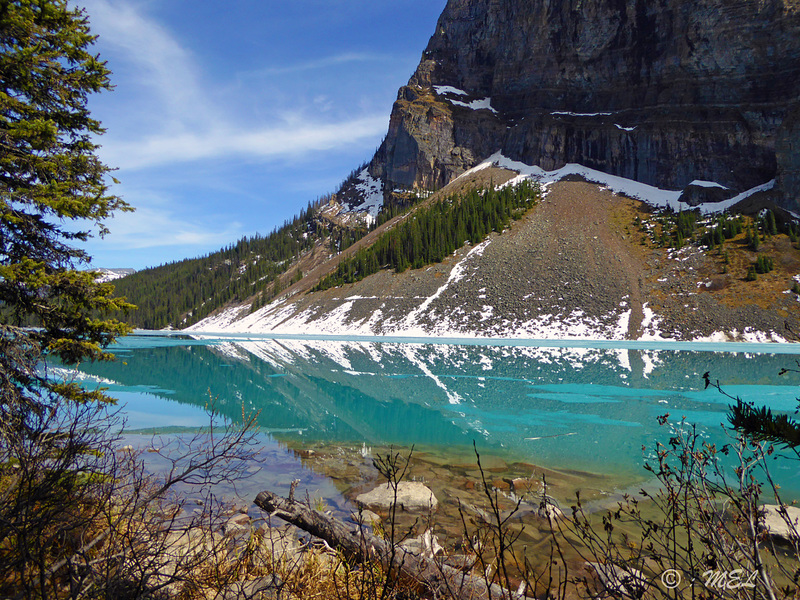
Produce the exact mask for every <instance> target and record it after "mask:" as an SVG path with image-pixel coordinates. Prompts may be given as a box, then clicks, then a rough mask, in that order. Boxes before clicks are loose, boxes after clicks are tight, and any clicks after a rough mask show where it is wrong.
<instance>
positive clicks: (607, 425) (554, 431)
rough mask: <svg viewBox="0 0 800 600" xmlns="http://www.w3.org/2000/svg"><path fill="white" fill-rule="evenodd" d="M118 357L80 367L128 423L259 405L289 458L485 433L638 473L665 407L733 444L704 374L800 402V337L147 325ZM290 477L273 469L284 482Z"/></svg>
mask: <svg viewBox="0 0 800 600" xmlns="http://www.w3.org/2000/svg"><path fill="white" fill-rule="evenodd" d="M113 351H114V352H115V354H116V355H117V357H118V361H117V362H114V363H98V364H88V365H81V367H80V369H81V372H82V374H83V375H82V378H83V382H84V384H85V385H87V386H92V385H95V384H101V385H103V386H104V387H108V388H109V393H110V394H111V395H113V396H115V397H117V398H119V400H120V402H121V403H122V404H123V406H124V411H125V414H126V417H127V427H128V429H129V430H145V429H146V430H157V431H160V432H166V433H174V432H180V431H183V430H191V429H193V428H197V427H202V426H203V425H204V424H206V423H207V417H206V415H205V412H204V406H205V405H206V404H207V403H208V401H209V394H210V395H211V396H212V397H213V398H215V407H216V409H217V410H218V411H219V412H220V413H222V414H223V415H224V416H225V417H226V418H227V419H230V420H232V421H237V420H240V419H241V416H242V412H243V410H244V411H245V412H249V411H253V410H257V411H260V412H259V416H258V422H259V424H260V426H261V427H262V428H263V430H264V431H265V432H267V433H268V434H269V441H268V444H272V446H270V450H269V451H270V452H272V456H273V458H272V459H271V460H274V461H277V462H276V464H278V463H281V461H289V462H291V461H290V460H289V459H288V458H285V456H284V455H285V452H284V454H282V453H281V452H282V451H281V450H280V449H282V448H284V444H292V445H293V446H296V445H298V444H311V443H316V444H318V443H329V444H354V445H364V446H365V447H370V446H378V445H387V444H394V445H397V446H403V447H407V446H410V445H412V444H414V445H416V446H417V448H424V449H426V451H430V452H437V451H439V452H442V453H446V452H452V451H454V450H455V451H458V450H463V449H464V448H469V447H471V446H472V444H473V441H474V442H475V443H476V444H477V447H478V449H479V450H481V451H482V452H486V453H494V454H501V455H505V456H508V457H509V459H510V460H516V461H522V462H527V463H531V464H536V465H541V466H543V467H550V468H559V469H570V470H578V471H588V472H595V473H597V472H602V473H605V474H618V475H619V476H620V477H621V478H629V477H631V476H633V477H635V476H637V475H643V473H644V472H643V469H642V465H643V463H644V460H645V454H643V450H642V447H643V446H645V447H647V448H650V449H652V448H653V447H654V445H655V443H656V442H662V443H663V442H665V441H666V440H667V438H668V435H669V431H668V429H667V428H665V427H662V426H659V425H658V423H657V417H658V416H659V415H663V414H666V413H669V414H670V415H671V417H673V418H681V417H685V418H686V419H687V420H688V421H689V422H691V423H694V424H697V425H698V426H699V427H700V428H701V430H702V431H704V433H705V434H706V435H708V436H709V438H710V439H711V440H713V441H724V440H725V439H726V438H725V437H724V435H723V432H722V429H721V424H722V423H724V422H725V421H726V410H727V407H728V404H729V403H730V401H729V399H728V398H726V397H725V396H723V395H722V394H720V393H719V392H718V391H717V390H715V389H712V388H709V389H707V390H706V389H704V384H703V380H702V375H703V373H705V372H709V373H710V374H711V377H712V379H715V380H719V382H720V384H721V385H722V386H723V388H724V389H725V391H726V392H728V393H730V394H732V395H737V396H740V397H742V398H743V399H745V400H749V401H755V402H756V403H757V404H766V405H768V406H770V407H771V408H772V409H773V410H774V411H778V412H781V411H786V412H792V411H794V410H795V409H796V408H797V405H798V402H797V400H796V397H797V396H798V390H799V389H800V388H798V384H800V376H799V375H798V374H797V373H789V374H787V375H783V376H780V375H779V372H780V370H781V369H782V368H784V367H787V368H792V367H796V366H797V363H796V360H797V359H798V356H796V355H797V354H798V353H800V347H798V346H797V345H771V344H770V345H766V344H765V345H756V344H751V345H744V344H674V343H673V344H668V343H665V344H656V343H638V344H627V345H626V344H625V343H611V342H606V343H601V342H586V343H580V344H578V343H576V342H571V343H561V342H537V343H532V342H518V341H516V342H513V343H511V342H509V343H508V344H505V345H504V344H502V343H498V344H497V345H486V344H485V343H476V342H474V341H473V342H470V341H465V340H454V341H452V343H450V342H449V343H436V344H431V343H424V341H423V340H418V341H412V342H408V341H400V340H390V341H383V340H381V341H378V340H377V339H358V340H345V339H329V338H326V339H310V338H304V339H298V338H281V339H268V338H252V337H248V338H237V337H215V338H208V339H190V338H188V337H185V336H157V335H146V336H145V335H138V336H130V337H128V338H124V339H122V340H120V342H119V343H118V344H117V345H116V346H115V347H114V348H113ZM279 457H283V458H279ZM281 464H282V463H281ZM775 468H776V469H777V472H778V473H779V476H780V477H781V478H783V481H784V485H785V486H786V487H787V488H789V489H800V483H798V480H797V471H798V469H797V463H795V462H791V461H789V462H785V463H776V467H775ZM290 471H291V469H290V468H289V467H286V465H284V467H281V468H278V467H276V469H275V470H274V472H275V473H276V481H280V482H284V480H286V479H288V478H289V477H290ZM320 485H322V484H320ZM280 487H284V486H283V485H281V486H280Z"/></svg>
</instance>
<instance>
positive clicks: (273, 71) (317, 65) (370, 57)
mask: <svg viewBox="0 0 800 600" xmlns="http://www.w3.org/2000/svg"><path fill="white" fill-rule="evenodd" d="M386 60H391V57H389V56H387V55H385V54H366V53H361V52H347V53H344V54H337V55H334V56H326V57H323V58H319V59H316V60H309V61H306V62H300V63H295V64H293V65H284V66H281V67H266V68H263V69H259V70H257V71H252V72H250V73H246V74H245V75H246V76H248V75H249V76H262V75H286V74H289V73H301V72H303V71H314V70H317V69H327V68H330V67H335V66H338V65H344V64H348V63H363V62H380V61H386Z"/></svg>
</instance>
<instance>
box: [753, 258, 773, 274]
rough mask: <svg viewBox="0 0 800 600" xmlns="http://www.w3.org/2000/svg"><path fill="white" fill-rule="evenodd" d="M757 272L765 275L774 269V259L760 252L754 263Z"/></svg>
mask: <svg viewBox="0 0 800 600" xmlns="http://www.w3.org/2000/svg"><path fill="white" fill-rule="evenodd" d="M753 268H754V269H755V272H756V273H758V274H759V275H763V274H764V273H769V272H770V271H772V269H773V263H772V259H771V258H770V257H769V256H766V255H764V254H760V255H759V256H758V258H757V259H756V263H755V265H753Z"/></svg>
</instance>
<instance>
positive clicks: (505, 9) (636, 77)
mask: <svg viewBox="0 0 800 600" xmlns="http://www.w3.org/2000/svg"><path fill="white" fill-rule="evenodd" d="M799 100H800V2H798V1H797V0H699V1H692V2H687V1H686V0H656V1H651V0H648V1H646V0H542V1H541V2H529V1H527V0H450V1H449V2H448V3H447V6H446V7H445V9H444V12H443V13H442V15H441V17H440V19H439V22H438V25H437V27H436V32H435V33H434V35H433V37H432V38H431V40H430V43H429V44H428V47H427V48H426V49H425V51H424V53H423V55H422V60H421V62H420V64H419V67H418V68H417V70H416V72H415V73H414V75H413V76H412V77H411V79H410V81H409V82H408V85H406V86H404V87H402V88H401V89H400V91H399V93H398V98H397V101H396V102H395V104H394V108H393V111H392V115H391V122H390V126H389V132H388V135H387V137H386V139H385V141H384V142H383V144H382V145H381V147H380V149H379V150H378V152H377V154H376V155H375V157H374V159H373V160H372V162H371V163H370V167H369V172H370V174H371V175H372V177H374V178H376V179H381V180H383V181H384V182H386V183H387V184H388V185H387V188H390V187H392V186H397V185H401V186H417V187H423V188H436V187H441V186H444V185H445V184H447V183H448V182H449V181H451V180H452V179H453V178H454V177H456V176H458V175H460V174H461V173H463V172H464V171H465V170H467V169H469V168H471V167H473V166H475V165H476V164H478V163H479V162H481V161H482V160H484V159H486V158H487V157H488V156H490V155H492V154H493V153H495V152H497V151H502V153H503V154H504V155H505V156H507V157H509V158H512V159H515V160H519V161H522V162H524V163H526V164H529V165H538V166H540V167H542V168H543V169H545V170H553V169H558V168H560V167H562V166H564V165H565V164H567V163H579V164H582V165H584V166H587V167H591V168H594V169H597V170H600V171H602V172H605V173H610V174H613V175H619V176H622V177H626V178H629V179H633V180H636V181H639V182H643V183H646V184H650V185H654V186H657V187H660V188H667V189H672V190H684V192H685V194H684V199H685V200H687V201H689V202H692V203H699V202H703V201H716V200H724V199H726V198H730V197H733V196H735V195H737V194H739V193H741V192H743V191H746V190H748V189H751V188H754V187H755V186H759V185H761V184H765V183H767V182H770V181H772V180H773V179H774V180H776V184H777V185H776V186H775V187H774V189H773V192H772V194H773V198H774V200H775V201H776V202H777V203H778V204H780V205H782V206H784V207H786V208H789V209H794V210H800V108H798V106H799V103H798V101H799ZM695 181H701V182H714V183H716V184H718V185H717V186H714V187H710V186H707V185H705V186H704V185H700V186H697V185H692V184H693V182H695Z"/></svg>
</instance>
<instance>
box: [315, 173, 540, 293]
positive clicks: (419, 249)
mask: <svg viewBox="0 0 800 600" xmlns="http://www.w3.org/2000/svg"><path fill="white" fill-rule="evenodd" d="M539 197H540V191H539V186H538V185H535V184H532V183H531V182H530V181H529V180H525V181H523V182H522V183H520V184H519V185H516V186H506V187H503V188H501V189H496V188H495V187H493V186H490V187H489V188H487V189H481V190H478V189H472V190H470V191H469V192H467V193H466V194H463V195H452V196H449V197H447V198H443V199H439V200H437V201H436V202H434V203H433V204H431V205H429V206H426V207H424V208H421V209H419V210H417V211H415V212H414V214H413V216H411V217H410V218H409V219H407V220H406V221H405V222H403V223H402V224H401V225H398V226H397V227H395V228H393V229H392V230H390V231H387V232H386V233H384V234H383V235H382V236H381V237H380V238H378V240H377V241H376V242H375V243H374V244H373V245H372V246H370V247H369V248H363V249H361V250H359V251H358V253H357V254H356V255H355V256H354V257H352V258H350V259H347V260H344V261H342V262H341V263H339V267H338V268H337V269H336V271H335V272H334V273H332V274H331V275H329V276H328V277H325V278H324V279H323V280H322V281H321V282H320V283H319V285H318V286H317V287H316V288H315V289H316V290H324V289H328V288H330V287H334V286H337V285H342V284H344V283H354V282H356V281H360V280H362V279H364V278H365V277H367V276H368V275H371V274H373V273H377V272H378V271H379V270H380V269H385V268H390V269H394V270H395V271H397V272H402V271H405V270H406V269H408V268H409V267H410V268H412V269H419V268H420V267H423V266H425V265H428V264H431V263H436V262H440V261H441V260H443V259H444V258H445V257H446V256H449V255H450V254H452V253H453V252H454V251H455V250H457V249H458V248H461V247H462V246H463V245H464V244H465V243H467V242H468V241H471V242H472V243H473V244H477V243H479V242H481V241H482V240H483V238H484V237H486V234H488V233H491V232H492V231H502V230H503V229H504V228H505V227H507V226H508V224H509V222H510V221H511V220H512V219H514V218H517V217H519V216H520V215H522V214H524V212H525V211H526V210H527V209H528V208H530V207H531V206H533V205H534V204H535V203H536V201H537V200H538V199H539Z"/></svg>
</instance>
